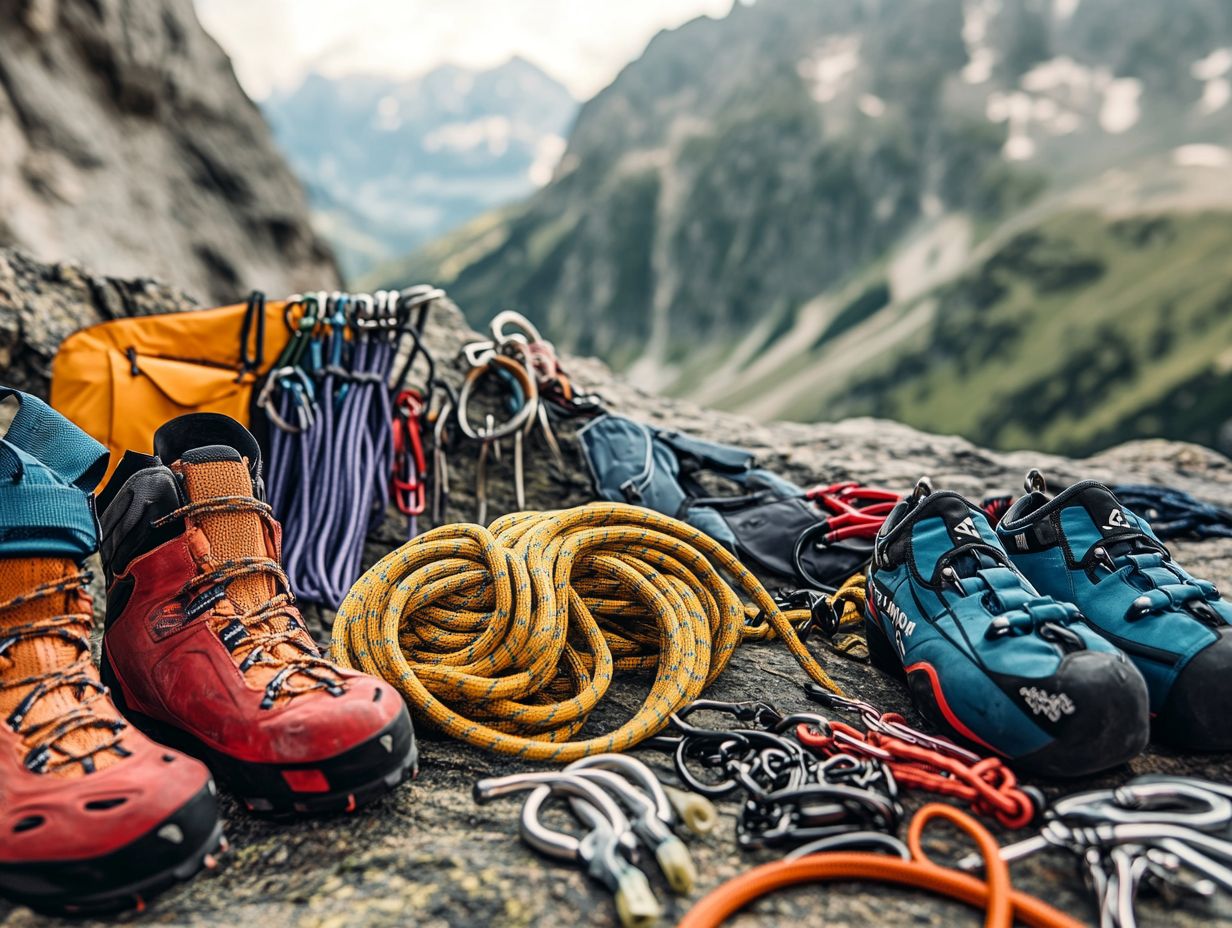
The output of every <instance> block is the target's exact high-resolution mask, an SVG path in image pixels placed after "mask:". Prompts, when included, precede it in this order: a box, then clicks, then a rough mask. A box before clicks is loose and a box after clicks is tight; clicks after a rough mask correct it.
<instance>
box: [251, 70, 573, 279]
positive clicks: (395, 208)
mask: <svg viewBox="0 0 1232 928" xmlns="http://www.w3.org/2000/svg"><path fill="white" fill-rule="evenodd" d="M262 109H263V110H264V112H265V114H266V117H267V118H268V119H269V121H270V124H271V126H272V127H273V130H274V134H275V138H276V140H277V141H278V143H279V145H280V146H281V148H282V149H283V151H284V152H285V153H286V155H287V158H288V160H289V161H290V162H291V164H292V166H293V167H294V169H295V171H296V173H298V174H299V176H300V178H301V179H302V180H303V182H304V185H305V187H306V188H307V191H308V197H309V202H310V205H311V207H312V211H313V218H314V223H315V225H316V227H317V229H318V231H319V232H320V233H321V234H322V235H323V236H324V237H325V238H327V239H328V240H329V241H330V243H331V244H332V245H333V246H334V250H335V252H336V254H337V256H338V260H339V264H340V265H341V267H342V270H343V272H344V274H345V275H346V276H347V277H348V278H349V279H352V280H353V279H355V278H357V277H358V276H360V275H362V274H363V273H365V272H367V271H369V270H371V269H372V268H373V267H374V266H375V265H376V264H378V263H380V262H381V261H384V260H388V259H390V258H392V257H395V256H399V255H403V254H405V253H406V252H408V251H410V250H412V249H414V248H416V247H417V246H419V245H421V244H422V243H424V242H426V241H428V240H430V239H432V238H434V237H436V236H439V235H441V234H443V233H445V232H447V231H449V230H451V229H453V228H454V227H456V226H458V225H460V224H462V223H464V222H466V221H467V220H469V219H471V218H473V217H475V216H477V215H479V214H480V213H482V212H484V211H485V210H488V209H491V208H493V207H495V206H498V205H502V204H505V203H508V202H511V201H514V200H518V199H520V198H522V197H525V196H527V195H529V194H530V193H532V192H533V191H534V190H535V189H537V188H538V187H541V186H543V185H544V184H546V183H547V182H548V181H549V180H550V179H551V176H552V170H553V168H554V167H555V165H556V163H557V161H558V160H559V158H560V155H561V153H562V152H563V150H564V146H565V136H566V135H567V134H568V131H569V126H570V124H571V122H572V120H573V117H574V115H575V113H576V111H577V102H576V101H575V100H574V99H573V98H572V96H570V94H569V92H568V90H566V89H565V87H564V86H563V85H562V84H560V83H559V82H557V81H556V80H554V79H553V78H551V77H549V76H548V75H547V74H545V73H544V72H543V71H542V70H540V69H539V68H537V67H535V66H534V65H533V64H531V63H529V62H527V61H524V60H522V59H516V58H515V59H513V60H511V61H509V62H508V63H506V64H504V65H501V66H500V67H497V68H493V69H491V70H487V71H472V70H467V69H464V68H460V67H453V66H444V67H439V68H436V69H435V70H433V71H431V72H429V73H427V74H424V75H422V76H421V77H416V78H413V79H410V80H394V79H390V78H385V77H376V76H362V75H361V76H348V77H340V78H329V77H324V76H322V75H320V74H310V75H309V76H308V77H307V78H305V80H304V81H303V82H302V83H301V84H300V85H299V86H298V87H296V88H295V89H294V90H292V91H289V92H281V93H276V94H275V95H273V96H271V97H270V98H268V99H267V100H265V101H264V102H263V104H262Z"/></svg>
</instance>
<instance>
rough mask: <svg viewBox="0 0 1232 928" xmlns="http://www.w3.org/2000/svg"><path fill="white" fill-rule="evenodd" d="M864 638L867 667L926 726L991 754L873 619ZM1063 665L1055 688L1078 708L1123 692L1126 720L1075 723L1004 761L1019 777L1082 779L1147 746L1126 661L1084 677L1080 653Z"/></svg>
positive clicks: (1143, 713) (1138, 683) (1144, 717)
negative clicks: (904, 696)
mask: <svg viewBox="0 0 1232 928" xmlns="http://www.w3.org/2000/svg"><path fill="white" fill-rule="evenodd" d="M864 634H865V638H866V640H867V642H868V655H869V661H870V663H872V664H873V666H874V667H876V668H877V669H879V670H881V671H883V672H885V673H887V674H889V675H890V676H892V677H894V678H895V679H897V680H899V681H900V682H902V683H903V685H904V686H906V687H907V689H908V690H909V691H910V692H911V696H912V699H913V700H914V701H915V704H916V707H917V708H918V709H919V710H920V713H921V714H922V715H923V716H924V717H925V718H926V719H927V720H928V722H929V724H931V725H932V726H933V727H935V728H937V729H939V730H941V731H943V732H945V734H946V735H947V736H948V737H949V738H951V739H952V740H953V741H955V742H957V743H958V744H961V745H963V746H964V747H967V748H970V749H971V750H973V751H975V752H976V753H978V754H982V755H984V754H990V753H992V752H991V751H990V750H989V748H988V745H986V744H981V743H980V742H978V741H975V740H973V739H972V738H970V737H969V736H968V735H967V734H966V733H965V732H964V731H962V730H961V729H959V728H957V727H956V726H955V724H954V722H953V721H952V715H953V714H952V713H951V712H950V711H949V709H948V707H947V706H946V704H945V696H944V694H943V693H941V692H940V681H939V680H937V679H936V677H935V674H930V673H928V672H926V671H923V670H916V671H913V672H910V673H909V672H908V671H907V670H906V669H905V668H904V667H903V665H902V661H901V660H899V657H898V654H897V652H896V651H895V650H894V646H893V645H892V644H891V643H890V641H889V639H888V638H887V637H886V635H885V633H884V632H883V631H882V630H881V628H880V626H879V623H878V622H877V621H876V620H872V619H869V618H867V617H866V618H865V621H864ZM1075 659H1076V660H1075ZM1067 661H1069V662H1071V663H1068V664H1067V663H1062V665H1061V669H1060V671H1059V672H1058V675H1057V676H1058V678H1062V675H1063V680H1064V682H1063V683H1059V684H1058V688H1063V689H1064V690H1065V691H1066V692H1068V693H1069V694H1070V696H1071V697H1072V698H1073V699H1074V700H1075V701H1076V702H1077V703H1078V704H1080V705H1081V704H1083V703H1085V702H1087V701H1088V700H1090V701H1096V700H1098V699H1101V698H1104V697H1105V696H1106V694H1107V693H1108V692H1120V693H1122V694H1123V702H1122V712H1123V715H1124V718H1123V719H1118V721H1120V722H1123V723H1124V724H1116V725H1113V724H1106V720H1105V719H1101V718H1100V717H1098V716H1090V717H1085V718H1083V719H1082V720H1081V721H1079V720H1075V721H1076V722H1078V724H1074V725H1073V726H1072V728H1071V730H1069V731H1066V732H1065V733H1064V735H1063V737H1058V738H1057V739H1056V740H1054V741H1053V742H1052V743H1051V744H1049V745H1047V746H1045V747H1043V748H1040V749H1039V750H1036V751H1033V752H1031V753H1029V754H1024V755H1021V756H1019V757H1008V758H1007V760H1008V762H1009V764H1010V765H1011V766H1012V767H1013V768H1014V770H1015V771H1017V772H1019V773H1024V774H1031V775H1034V776H1041V777H1053V778H1072V777H1079V776H1086V775H1087V774H1090V773H1095V772H1097V771H1101V770H1107V769H1109V768H1111V767H1115V766H1118V765H1120V764H1123V763H1127V762H1128V761H1130V760H1132V759H1133V758H1134V757H1136V756H1138V754H1140V753H1142V751H1143V750H1144V749H1145V748H1146V745H1147V741H1148V739H1149V737H1150V727H1149V717H1150V711H1149V706H1148V703H1147V692H1146V684H1145V683H1144V682H1143V681H1142V679H1141V677H1140V676H1139V675H1138V674H1137V673H1136V672H1134V671H1133V665H1132V664H1130V663H1129V662H1128V661H1125V662H1124V666H1117V665H1112V666H1102V667H1100V668H1098V671H1097V672H1091V673H1088V672H1087V671H1088V667H1086V666H1083V665H1081V662H1082V661H1083V655H1082V654H1081V653H1080V654H1074V655H1070V657H1069V658H1067ZM1002 680H1003V681H1004V682H1005V683H1009V682H1016V681H1009V680H1007V679H1006V678H1002Z"/></svg>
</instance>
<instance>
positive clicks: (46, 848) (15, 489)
mask: <svg viewBox="0 0 1232 928" xmlns="http://www.w3.org/2000/svg"><path fill="white" fill-rule="evenodd" d="M0 395H3V396H6V397H16V398H17V399H18V401H19V402H20V404H21V405H20V411H19V412H18V413H17V417H16V419H15V420H14V422H13V424H12V425H11V426H10V428H9V432H8V434H7V436H6V438H5V439H3V440H0V895H2V896H4V897H5V898H7V899H9V900H12V901H14V902H18V903H23V904H26V905H29V906H31V907H32V908H34V909H36V910H39V911H41V912H45V913H50V914H87V913H96V912H106V911H113V910H118V909H123V908H128V907H132V906H138V907H139V906H141V905H142V904H143V902H144V900H145V899H148V898H149V897H150V896H152V895H154V894H155V893H157V892H159V891H160V890H162V889H164V888H166V887H168V886H170V885H172V884H173V883H174V882H176V881H177V880H182V879H187V878H188V877H190V876H192V875H193V874H195V873H196V872H197V871H198V870H200V869H201V868H202V866H204V865H205V864H206V863H208V862H209V861H210V860H211V859H212V854H213V853H214V852H216V851H217V850H218V849H219V848H220V847H221V846H222V841H223V839H222V826H221V825H220V824H219V821H218V810H217V805H216V800H215V797H214V783H213V781H212V780H211V778H210V775H209V771H208V770H207V769H206V768H205V767H204V766H203V765H202V764H200V763H198V762H197V761H195V760H193V759H191V758H189V757H185V756H183V755H182V754H179V753H177V752H176V751H172V750H168V749H167V748H164V747H161V746H159V745H157V744H154V743H153V742H151V741H150V740H148V739H147V738H146V737H145V736H143V735H142V734H141V733H140V732H138V731H137V730H135V729H134V728H133V727H131V726H130V725H128V724H127V723H126V722H125V721H124V720H123V718H121V716H120V714H119V713H118V712H117V711H116V708H115V706H114V705H112V703H111V701H110V699H108V696H107V692H106V690H105V689H104V687H103V684H102V683H101V682H100V681H99V677H98V673H97V671H96V670H95V668H94V665H93V663H92V661H91V657H90V630H91V628H92V626H93V620H94V615H93V609H92V604H91V601H90V596H89V594H88V593H87V592H86V586H87V583H88V582H89V577H88V575H87V574H86V573H85V571H84V570H83V569H82V563H83V561H84V560H85V559H86V557H87V556H88V555H89V554H91V553H93V551H94V550H95V548H96V547H97V537H98V536H97V530H96V521H95V518H94V509H93V504H92V497H91V495H90V492H89V491H90V489H91V488H92V486H93V482H94V481H95V480H97V479H98V477H99V476H101V473H102V470H103V468H105V464H106V452H105V451H104V450H103V448H102V446H100V445H98V444H97V443H96V442H94V441H93V440H92V439H90V438H88V437H86V436H85V435H84V434H83V433H81V432H80V431H78V430H77V428H76V427H75V426H73V425H71V424H70V423H69V422H67V421H66V420H64V419H63V418H62V417H60V416H59V414H57V413H55V412H53V411H52V410H51V409H50V408H48V407H47V406H45V405H44V404H42V403H41V401H39V400H38V399H37V398H35V397H31V396H26V395H24V394H18V393H15V392H14V391H11V390H7V389H5V390H2V391H0ZM25 448H31V449H33V450H34V451H36V452H37V453H39V454H40V457H42V458H46V463H45V462H44V460H41V459H40V458H36V457H34V456H33V455H32V454H31V453H30V452H28V451H26V450H25Z"/></svg>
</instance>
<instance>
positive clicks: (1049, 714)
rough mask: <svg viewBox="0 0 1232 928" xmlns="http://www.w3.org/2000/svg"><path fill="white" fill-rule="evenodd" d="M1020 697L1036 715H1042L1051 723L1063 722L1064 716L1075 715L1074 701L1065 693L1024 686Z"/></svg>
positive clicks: (1020, 688) (1019, 693)
mask: <svg viewBox="0 0 1232 928" xmlns="http://www.w3.org/2000/svg"><path fill="white" fill-rule="evenodd" d="M1018 695H1019V696H1021V697H1022V698H1023V701H1024V702H1025V703H1026V704H1027V708H1029V709H1030V710H1031V712H1032V713H1033V714H1035V715H1042V716H1044V717H1045V718H1047V719H1048V721H1050V722H1059V721H1061V716H1063V715H1073V714H1074V708H1075V707H1074V701H1073V700H1072V699H1070V698H1069V696H1068V695H1066V694H1065V693H1055V694H1054V693H1048V692H1045V691H1044V690H1041V689H1040V688H1039V687H1035V686H1022V687H1019V689H1018Z"/></svg>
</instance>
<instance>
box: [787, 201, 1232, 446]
mask: <svg viewBox="0 0 1232 928" xmlns="http://www.w3.org/2000/svg"><path fill="white" fill-rule="evenodd" d="M1229 256H1232V214H1230V213H1224V212H1209V213H1198V214H1161V215H1144V216H1139V217H1133V218H1127V219H1121V220H1112V219H1108V218H1106V217H1104V216H1101V215H1099V214H1097V213H1094V212H1073V213H1067V214H1064V215H1061V216H1057V217H1055V218H1053V219H1051V220H1049V221H1047V222H1045V223H1043V224H1042V225H1040V226H1038V227H1036V228H1033V229H1031V230H1029V231H1027V232H1024V233H1021V234H1019V235H1017V236H1015V237H1014V238H1012V239H1011V240H1010V241H1009V242H1007V243H1006V244H1005V245H1004V246H1003V247H1002V248H1000V249H999V250H998V251H997V252H996V253H995V254H994V255H993V256H992V257H991V258H989V259H988V260H987V261H986V262H984V263H983V264H982V265H981V266H979V268H978V269H977V270H975V271H974V272H971V273H969V274H966V275H964V276H962V277H960V278H959V279H957V280H956V281H954V282H953V283H952V284H949V285H947V286H945V287H944V288H942V290H941V291H940V292H939V293H938V294H936V297H937V300H938V304H937V309H936V312H935V315H934V319H933V322H932V324H931V325H930V326H929V327H927V328H926V329H925V330H924V332H923V334H922V337H918V338H916V339H913V340H912V343H911V344H909V345H907V346H904V347H901V348H900V349H899V350H897V351H894V352H891V353H889V354H886V355H883V356H881V357H877V356H876V352H875V350H874V352H873V357H872V358H871V360H870V362H869V363H868V364H867V365H865V366H864V368H863V369H862V370H861V372H860V373H859V374H857V375H856V376H855V377H853V378H851V379H849V380H848V381H847V382H846V383H844V384H841V385H837V386H836V387H835V390H834V391H833V392H829V393H827V395H819V396H814V397H805V398H802V399H801V400H800V401H799V402H798V403H797V404H796V405H795V406H794V407H793V408H792V409H791V410H790V414H791V416H792V417H800V418H805V419H818V418H823V419H824V418H835V417H838V416H842V415H852V414H873V415H878V416H886V417H889V418H893V419H898V420H900V421H903V422H907V423H909V424H911V425H914V426H917V427H920V428H924V429H929V430H933V431H942V432H956V433H959V434H962V435H965V436H967V437H969V438H971V439H973V440H975V441H977V442H980V443H983V444H987V445H990V446H992V447H998V448H1016V447H1032V448H1037V449H1040V450H1057V451H1062V450H1064V451H1067V452H1070V453H1082V452H1086V451H1092V450H1095V449H1097V448H1100V447H1103V446H1105V445H1107V444H1109V443H1111V442H1115V441H1120V440H1125V439H1128V438H1133V437H1146V436H1156V435H1158V436H1163V437H1169V438H1185V439H1190V440H1195V441H1200V442H1203V443H1205V444H1210V445H1220V444H1222V443H1223V442H1224V441H1226V440H1227V436H1223V437H1222V438H1221V436H1220V434H1219V433H1220V430H1221V428H1223V427H1224V424H1225V423H1226V422H1227V421H1229V420H1232V262H1230V261H1229Z"/></svg>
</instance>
